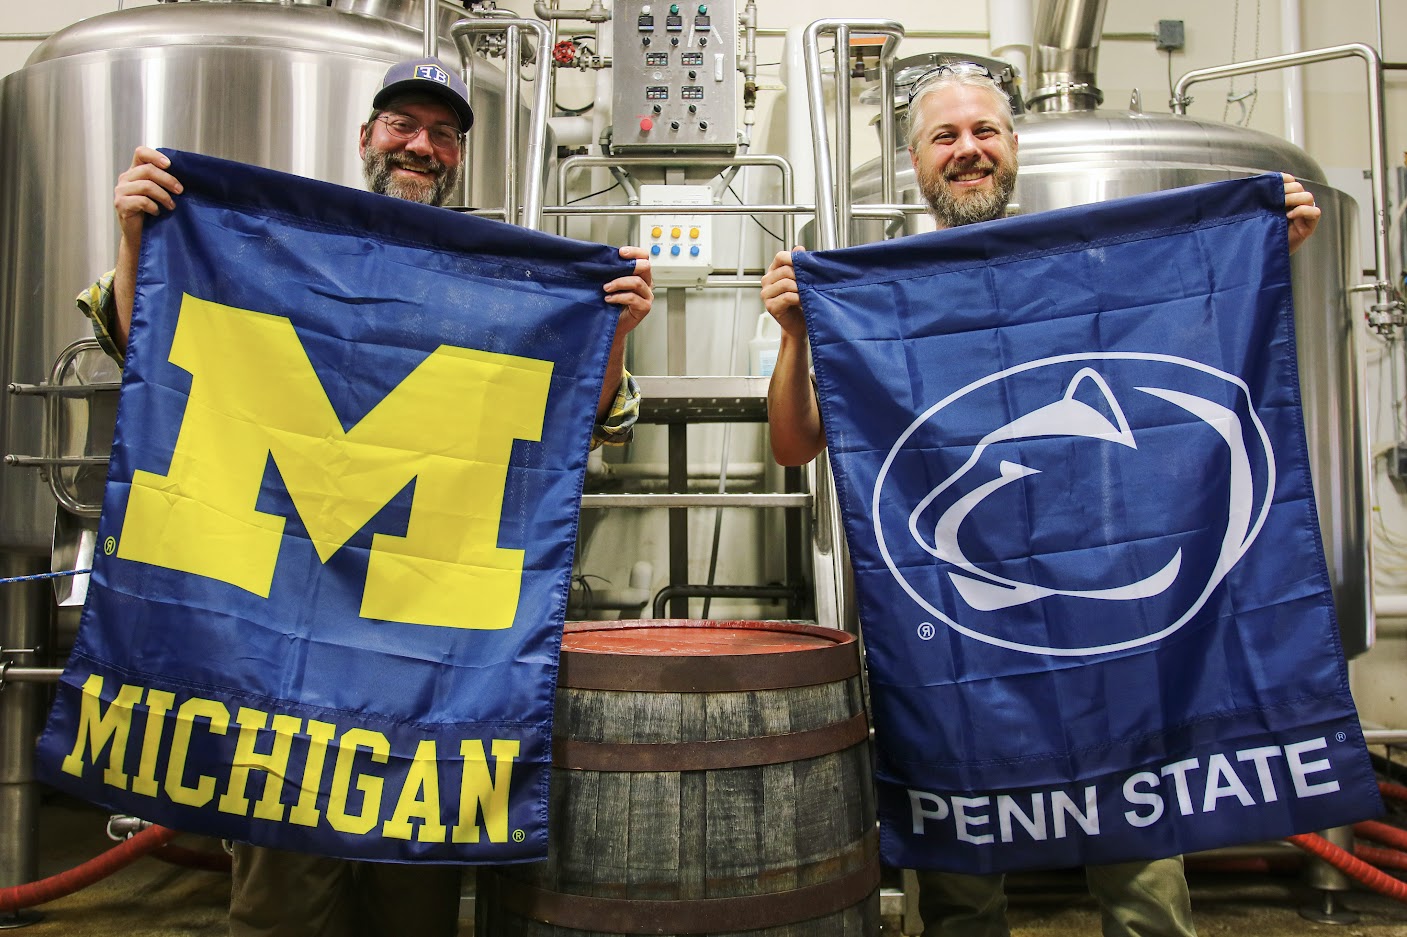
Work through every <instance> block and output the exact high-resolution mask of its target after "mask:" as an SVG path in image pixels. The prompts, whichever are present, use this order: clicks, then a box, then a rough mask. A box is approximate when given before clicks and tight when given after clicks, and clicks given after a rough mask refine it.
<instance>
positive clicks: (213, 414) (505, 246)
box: [40, 152, 632, 862]
mask: <svg viewBox="0 0 1407 937" xmlns="http://www.w3.org/2000/svg"><path fill="white" fill-rule="evenodd" d="M169 155H170V156H171V158H172V172H173V174H174V175H175V176H176V177H177V178H179V179H180V180H181V182H182V184H183V186H184V193H183V194H182V195H181V196H180V198H179V199H178V202H177V207H176V210H175V211H173V212H170V213H163V215H162V216H161V217H160V218H157V219H155V220H153V221H150V222H149V223H148V225H147V229H146V233H145V235H144V237H143V240H142V251H141V258H140V263H139V276H138V284H139V285H138V289H137V297H136V306H135V310H134V318H133V325H132V333H131V343H130V347H129V349H128V353H127V360H126V367H125V371H124V375H123V385H122V393H121V398H120V405H119V412H118V419H117V434H116V439H115V441H114V444H113V457H112V465H111V470H110V472H109V475H108V485H107V491H106V498H105V501H104V504H103V514H102V519H101V522H100V528H99V545H100V546H99V551H98V553H99V556H98V557H97V559H96V562H95V564H94V573H93V587H92V589H91V590H90V592H89V595H88V603H87V606H86V607H85V609H84V613H83V619H82V625H81V628H80V633H79V638H78V643H77V646H76V647H75V649H74V652H73V655H72V657H71V658H70V662H69V666H68V668H67V670H66V671H65V672H64V676H63V680H62V682H61V683H60V685H59V690H58V698H57V701H56V703H55V706H54V709H53V712H52V715H51V716H50V720H49V724H48V726H47V728H46V730H45V732H44V735H43V738H42V739H41V742H40V764H41V771H42V774H43V777H44V779H45V780H46V781H47V782H48V783H50V784H52V785H54V786H56V787H59V788H62V789H64V790H66V791H70V792H72V793H74V794H77V795H79V796H82V797H85V798H88V799H90V800H93V801H96V802H98V803H101V804H104V805H106V806H108V807H110V808H112V809H115V810H121V811H123V812H126V813H131V814H134V815H138V816H141V817H145V818H148V819H151V820H154V821H157V822H159V823H162V824H165V825H168V826H172V827H176V828H179V829H183V830H191V831H196V832H202V833H207V834H211V835H215V836H222V837H227V838H232V839H238V840H243V841H247V842H252V843H257V844H260V845H267V846H275V847H281V848H289V849H297V850H302V851H306V852H316V853H323V854H326V855H333V856H343V857H349V858H367V859H384V860H392V861H429V862H514V861H526V860H531V859H539V858H542V857H544V856H545V855H546V852H547V845H546V844H547V836H546V824H547V801H546V796H547V780H548V774H549V768H550V760H551V759H550V745H551V723H552V696H553V687H554V684H555V678H556V670H557V656H558V648H559V646H560V639H561V627H562V619H563V616H564V613H565V608H566V599H567V592H568V586H569V578H570V571H571V563H572V553H573V549H574V545H575V534H576V525H577V514H578V511H579V508H580V496H581V487H582V481H583V477H584V470H585V465H586V456H587V450H588V448H589V441H590V435H591V427H592V423H593V420H594V413H595V409H596V402H597V399H598V396H599V394H600V390H601V382H602V376H603V374H604V372H605V367H606V360H607V356H608V353H609V349H610V344H611V339H612V336H613V334H614V331H615V321H616V312H615V310H614V308H613V307H611V306H610V305H608V304H606V303H605V302H604V294H603V292H602V289H601V286H602V284H604V283H606V282H607V281H609V280H611V279H613V278H615V277H617V276H621V275H624V274H626V273H628V272H629V270H630V269H631V266H632V265H631V264H630V263H628V262H625V261H622V260H621V259H620V257H619V256H618V255H617V254H616V252H615V251H614V250H611V249H609V248H606V247H602V246H599V245H593V244H584V243H580V242H575V241H568V240H565V239H562V238H556V237H551V236H548V235H543V234H538V233H534V232H529V231H524V230H522V229H518V228H514V227H512V226H509V225H505V224H502V223H499V222H493V221H485V220H482V219H478V218H473V217H467V216H461V215H457V214H455V213H453V212H449V211H446V210H444V209H440V208H431V207H429V206H425V205H418V204H413V203H410V202H405V201H400V200H397V199H391V198H385V197H382V196H376V195H370V194H368V193H365V192H358V191H355V190H352V189H347V188H343V187H340V186H334V185H328V184H325V183H319V182H313V181H309V180H306V179H299V178H297V177H294V176H289V175H284V174H282V173H276V172H270V171H268V170H262V169H256V168H254V167H250V166H243V165H239V164H234V163H226V162H224V161H221V160H215V159H210V158H207V157H201V156H196V155H192V154H187V153H175V152H173V153H170V154H169Z"/></svg>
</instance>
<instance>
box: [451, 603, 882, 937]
mask: <svg viewBox="0 0 1407 937" xmlns="http://www.w3.org/2000/svg"><path fill="white" fill-rule="evenodd" d="M557 683H558V685H557V708H556V716H555V727H554V730H553V744H552V747H553V756H552V760H553V770H552V790H551V797H550V802H551V808H550V810H551V833H550V845H549V851H548V858H547V861H546V862H540V863H530V864H525V865H516V866H502V867H498V868H496V869H492V870H489V869H485V870H482V872H481V874H480V877H479V895H478V901H477V907H478V911H477V927H478V929H477V930H476V933H478V934H483V935H486V937H489V935H491V937H518V935H522V937H549V935H551V937H571V935H573V934H576V933H578V932H583V931H584V932H589V933H591V934H593V935H617V934H618V935H625V934H656V935H667V934H678V935H684V934H711V935H731V934H742V933H743V932H746V934H747V937H829V935H836V937H841V935H843V937H873V935H876V934H878V933H879V875H880V870H879V845H878V832H877V823H876V814H875V800H874V787H873V781H872V776H871V764H870V745H869V725H868V722H867V720H866V717H865V710H864V701H863V696H862V692H861V687H860V660H859V652H858V646H857V644H856V641H855V638H854V637H853V636H852V635H848V634H846V633H845V632H842V631H836V630H834V629H830V628H817V627H812V626H807V625H798V624H790V623H785V622H752V621H687V620H657V621H627V622H581V623H569V624H568V625H567V628H566V633H565V636H564V639H563V643H562V663H561V670H560V673H559V675H558V682H557Z"/></svg>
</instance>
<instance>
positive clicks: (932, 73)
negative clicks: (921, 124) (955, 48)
mask: <svg viewBox="0 0 1407 937" xmlns="http://www.w3.org/2000/svg"><path fill="white" fill-rule="evenodd" d="M945 72H946V73H947V74H950V75H976V76H977V77H979V78H985V79H987V80H988V81H990V82H992V83H993V84H997V78H996V76H995V75H993V74H992V72H991V70H989V69H988V68H987V67H986V66H985V65H978V64H977V63H976V62H943V63H942V64H940V65H935V66H933V67H932V68H930V69H929V70H928V71H926V72H924V73H923V74H921V75H919V76H918V77H917V78H915V79H914V83H913V84H912V85H910V86H909V103H910V104H913V103H914V95H916V94H918V92H919V89H920V88H922V87H923V86H924V85H926V84H928V83H929V82H930V81H932V80H933V79H935V78H937V77H938V76H939V75H942V74H944V73H945Z"/></svg>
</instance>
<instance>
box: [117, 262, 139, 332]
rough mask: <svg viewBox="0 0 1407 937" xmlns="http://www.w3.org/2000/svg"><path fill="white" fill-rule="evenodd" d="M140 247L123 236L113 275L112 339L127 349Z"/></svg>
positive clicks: (135, 291)
mask: <svg viewBox="0 0 1407 937" xmlns="http://www.w3.org/2000/svg"><path fill="white" fill-rule="evenodd" d="M138 252H139V247H138V246H137V245H133V244H129V243H128V242H127V239H126V238H123V239H122V240H121V241H120V242H118V245H117V269H116V270H114V271H113V276H112V298H113V303H114V304H115V305H116V307H117V310H116V311H117V315H116V316H114V317H113V321H112V340H113V342H114V343H115V344H116V345H117V347H118V349H119V350H121V351H123V352H126V351H127V334H128V332H130V331H131V330H132V304H133V303H134V302H135V301H136V295H137V254H138Z"/></svg>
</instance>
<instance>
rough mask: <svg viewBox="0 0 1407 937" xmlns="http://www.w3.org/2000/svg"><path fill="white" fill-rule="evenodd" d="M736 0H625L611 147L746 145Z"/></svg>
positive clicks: (728, 148)
mask: <svg viewBox="0 0 1407 937" xmlns="http://www.w3.org/2000/svg"><path fill="white" fill-rule="evenodd" d="M737 33H738V11H737V3H736V0H721V2H714V0H708V2H702V3H701V2H694V3H682V2H680V3H655V2H651V0H645V2H641V0H619V2H617V3H616V6H615V41H614V44H613V48H612V60H611V80H612V83H613V85H614V87H613V89H612V91H611V114H612V118H611V149H612V150H613V151H614V152H616V153H622V154H636V155H642V154H647V153H659V154H668V153H689V152H698V151H705V152H710V153H732V152H734V151H736V149H737V146H738V130H737V127H738V119H737V111H738V105H737V82H738V61H737V42H738V35H737Z"/></svg>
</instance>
